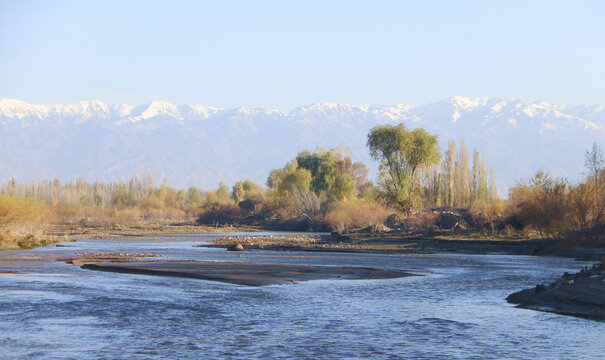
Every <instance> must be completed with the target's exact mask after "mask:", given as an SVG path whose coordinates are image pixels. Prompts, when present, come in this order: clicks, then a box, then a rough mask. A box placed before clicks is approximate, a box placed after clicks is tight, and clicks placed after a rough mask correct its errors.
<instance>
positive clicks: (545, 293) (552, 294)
mask: <svg viewBox="0 0 605 360" xmlns="http://www.w3.org/2000/svg"><path fill="white" fill-rule="evenodd" d="M506 301H508V302H509V303H512V304H516V305H517V307H521V308H526V309H532V310H538V311H546V312H552V313H556V314H561V315H569V316H576V317H581V318H586V319H591V320H599V321H605V265H604V264H603V263H601V264H595V265H594V266H593V267H592V268H588V267H587V268H584V269H583V270H582V271H580V272H578V273H576V274H568V273H565V274H564V275H563V276H562V277H561V278H559V279H557V280H556V281H554V282H551V283H542V284H538V285H536V287H535V288H533V289H525V290H521V291H518V292H516V293H513V294H511V295H509V296H508V297H507V298H506Z"/></svg>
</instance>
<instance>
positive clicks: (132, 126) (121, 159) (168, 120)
mask: <svg viewBox="0 0 605 360" xmlns="http://www.w3.org/2000/svg"><path fill="white" fill-rule="evenodd" d="M400 122H403V123H405V124H406V126H407V127H408V128H416V127H422V128H424V129H426V130H427V131H429V132H431V133H433V134H436V135H438V136H439V139H440V142H441V146H442V149H444V148H445V147H446V144H447V140H448V139H453V140H455V141H456V142H457V143H458V142H459V140H460V138H461V137H463V138H464V139H465V142H466V144H467V146H468V148H469V151H471V152H472V150H473V148H476V149H477V150H479V151H480V152H485V153H486V155H487V157H488V159H489V158H491V159H492V161H493V167H494V171H495V174H496V180H497V182H498V188H499V191H500V194H501V195H502V196H506V191H507V189H508V188H509V187H510V186H512V185H514V184H515V182H516V181H518V180H520V179H522V178H527V177H529V176H531V175H532V174H533V173H534V172H535V171H536V170H537V169H543V170H545V171H548V172H550V173H551V174H552V175H554V176H565V177H568V178H569V179H570V180H572V181H575V180H578V179H580V178H581V177H582V174H583V172H584V154H585V152H586V151H587V150H588V149H589V148H590V147H591V146H592V143H593V142H595V141H596V142H597V143H599V144H603V143H605V107H604V106H600V105H575V106H570V105H558V104H548V103H545V102H526V101H523V100H518V99H499V98H465V97H459V96H455V97H451V98H447V99H444V100H441V101H437V102H434V103H430V104H427V105H420V106H417V105H393V106H354V105H349V104H342V103H318V104H313V105H309V106H303V107H299V108H296V109H293V110H291V111H279V110H274V109H247V108H236V109H222V108H216V107H211V106H202V105H180V106H177V105H174V104H171V103H168V102H165V101H154V102H151V103H148V104H145V105H140V106H132V105H125V104H115V105H108V104H104V103H102V102H100V101H94V100H93V101H81V102H78V103H76V104H72V105H34V104H29V103H26V102H23V101H19V100H12V99H0V181H2V182H5V181H7V180H8V179H9V178H10V177H15V178H16V179H17V181H30V180H45V179H46V180H47V179H53V178H55V177H58V178H60V179H64V180H66V179H75V178H78V177H82V178H85V179H89V180H93V179H99V180H103V181H108V180H117V179H118V178H119V177H121V178H130V177H131V176H132V175H134V174H135V173H136V172H147V171H153V172H154V173H155V175H156V178H157V179H158V180H161V179H162V178H166V179H167V181H168V183H169V184H171V185H174V186H178V187H187V186H189V185H193V186H198V187H202V188H204V189H210V188H214V187H215V186H216V185H217V184H218V183H219V182H224V183H226V184H228V185H230V184H233V183H234V182H235V181H237V180H242V179H245V178H250V179H252V180H254V181H256V182H259V183H262V184H264V182H265V179H266V177H267V175H268V174H269V171H270V170H271V169H274V168H277V167H281V166H283V165H284V164H285V163H286V162H287V161H289V160H290V159H292V158H293V157H294V156H296V154H297V153H298V152H299V151H302V150H305V149H309V150H313V149H314V148H316V147H318V146H319V147H324V148H327V147H336V146H339V145H342V146H344V147H348V148H350V149H351V150H352V152H353V157H354V159H356V160H360V161H362V162H364V163H366V164H367V165H368V166H369V167H370V168H371V169H372V174H371V176H372V177H373V178H375V176H376V168H377V164H376V163H374V162H373V161H372V160H370V158H369V154H368V151H367V148H366V145H365V144H366V136H367V134H368V131H369V130H370V129H371V128H372V127H374V126H375V125H377V124H384V123H392V124H398V123H400Z"/></svg>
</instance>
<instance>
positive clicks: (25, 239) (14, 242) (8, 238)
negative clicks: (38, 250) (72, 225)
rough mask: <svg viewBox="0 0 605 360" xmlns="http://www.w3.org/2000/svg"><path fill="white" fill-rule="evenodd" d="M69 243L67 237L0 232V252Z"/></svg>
mask: <svg viewBox="0 0 605 360" xmlns="http://www.w3.org/2000/svg"><path fill="white" fill-rule="evenodd" d="M67 241H70V240H69V238H68V237H67V236H58V235H46V234H21V233H15V232H11V231H8V230H2V231H0V250H23V249H33V248H35V247H39V246H46V245H50V244H56V243H60V242H67Z"/></svg>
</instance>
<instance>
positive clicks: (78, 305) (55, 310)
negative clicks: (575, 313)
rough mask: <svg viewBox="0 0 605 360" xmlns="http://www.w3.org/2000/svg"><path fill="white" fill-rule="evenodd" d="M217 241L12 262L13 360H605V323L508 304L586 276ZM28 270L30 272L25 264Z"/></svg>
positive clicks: (130, 243)
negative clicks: (219, 267)
mask: <svg viewBox="0 0 605 360" xmlns="http://www.w3.org/2000/svg"><path fill="white" fill-rule="evenodd" d="M215 236H217V235H189V236H164V237H144V238H140V237H139V238H121V239H114V240H88V239H81V240H79V241H78V242H76V243H70V244H66V246H65V247H55V246H50V247H46V248H39V249H36V250H30V251H20V252H5V253H1V254H0V272H2V271H4V272H6V271H18V272H19V273H17V274H12V273H0V319H2V320H1V321H0V358H3V359H4V358H6V359H12V358H42V359H48V358H74V359H84V358H86V359H91V358H104V359H105V358H110V359H115V358H123V359H133V358H141V359H147V358H196V359H199V358H238V359H241V358H263V359H276V358H278V359H279V358H288V359H290V358H296V359H304V358H306V359H322V358H326V359H327V358H331V359H334V358H336V359H345V358H377V359H397V358H430V359H432V358H435V359H454V358H461V359H468V358H481V359H485V358H487V359H553V358H556V359H597V358H603V357H604V356H605V352H604V350H603V349H604V348H605V345H604V344H605V323H602V322H595V321H590V320H583V319H577V318H573V317H567V316H560V315H555V314H551V313H543V312H536V311H532V310H524V309H517V308H514V307H513V306H512V305H510V304H508V303H506V301H505V300H504V299H505V298H506V296H508V294H510V293H512V292H514V291H518V290H521V289H523V288H527V287H530V286H533V285H535V284H536V283H539V282H543V281H546V280H553V279H555V278H557V277H559V276H560V275H561V274H562V273H563V272H565V271H577V270H578V269H579V268H581V267H582V266H583V265H585V263H581V262H576V261H573V260H570V259H561V258H544V257H529V256H503V255H461V254H431V255H378V254H361V253H321V252H320V253H306V252H268V251H254V252H246V253H233V252H227V251H225V250H223V249H207V248H197V247H194V246H193V245H195V244H200V243H203V242H204V241H207V240H208V239H210V238H212V237H215ZM92 251H96V252H151V253H155V254H158V255H160V257H161V258H162V259H193V260H210V261H247V262H271V263H285V264H310V265H311V264H312V265H353V266H375V267H382V268H396V269H407V270H410V271H412V272H414V273H416V274H419V276H413V277H407V278H401V279H389V280H329V281H328V280H320V281H309V282H301V283H299V284H293V285H274V286H265V287H248V286H240V285H230V284H223V283H219V282H210V281H203V280H193V279H179V278H164V277H154V276H145V275H130V274H116V273H104V272H96V271H88V270H82V269H80V268H79V267H77V266H73V265H68V264H65V263H62V262H57V261H55V260H54V259H56V258H57V257H67V256H72V255H74V254H77V253H83V252H92ZM24 257H25V258H26V259H23V258H24Z"/></svg>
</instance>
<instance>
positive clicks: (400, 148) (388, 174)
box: [367, 124, 440, 209]
mask: <svg viewBox="0 0 605 360" xmlns="http://www.w3.org/2000/svg"><path fill="white" fill-rule="evenodd" d="M367 146H368V148H369V149H370V156H371V157H372V159H374V160H377V161H379V162H380V165H379V170H380V175H379V186H380V188H381V192H382V194H383V196H384V198H385V199H386V200H387V202H389V203H391V204H394V205H397V206H399V207H400V208H402V209H409V208H410V207H412V206H414V205H415V204H417V203H418V201H419V191H418V190H419V189H418V188H419V186H418V184H417V182H416V181H415V175H416V174H417V171H418V170H420V169H422V168H430V167H432V166H434V165H436V164H438V163H439V159H440V154H439V146H438V143H437V136H434V135H431V134H429V133H428V132H426V131H425V130H423V129H414V130H407V129H406V128H405V125H404V124H399V125H397V126H393V125H378V126H376V127H374V128H373V129H372V130H371V131H370V133H369V134H368V142H367Z"/></svg>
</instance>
